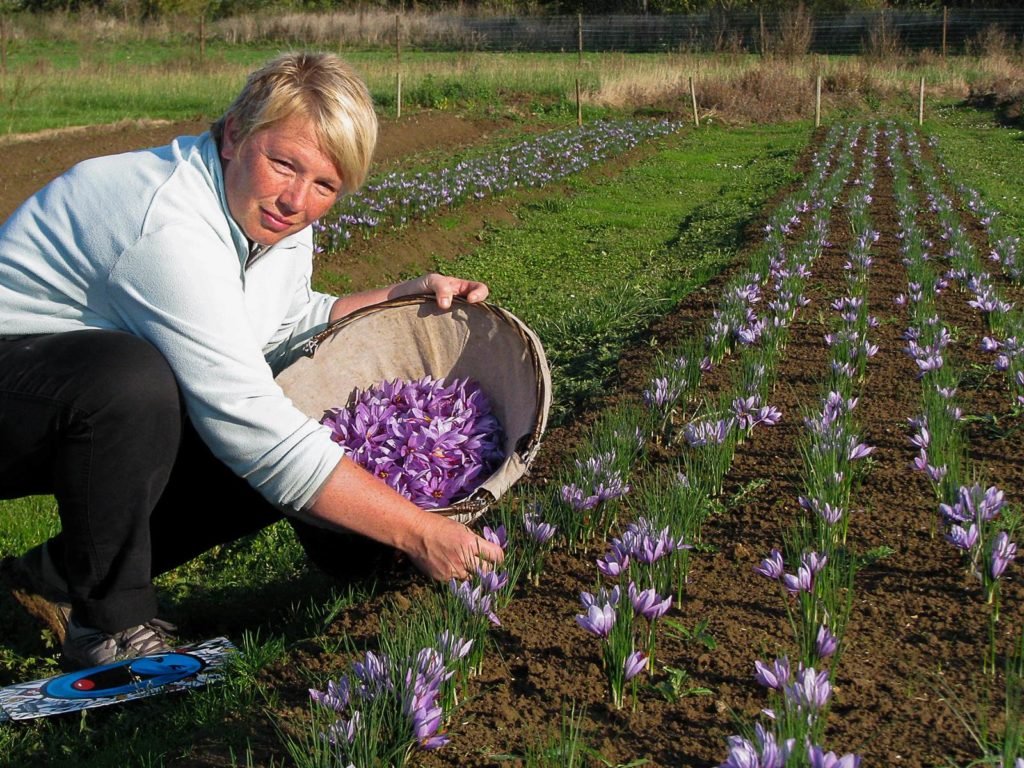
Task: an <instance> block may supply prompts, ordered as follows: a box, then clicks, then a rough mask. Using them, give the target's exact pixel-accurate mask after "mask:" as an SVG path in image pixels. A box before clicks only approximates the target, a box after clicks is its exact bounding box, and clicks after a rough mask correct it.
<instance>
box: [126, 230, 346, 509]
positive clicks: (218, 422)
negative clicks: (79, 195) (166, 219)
mask: <svg viewBox="0 0 1024 768" xmlns="http://www.w3.org/2000/svg"><path fill="white" fill-rule="evenodd" d="M239 270H240V268H239V263H238V257H237V254H235V252H234V251H233V249H231V248H228V247H227V246H226V245H225V243H223V242H222V241H220V240H219V239H218V238H217V237H216V236H214V235H212V234H211V233H209V232H204V231H203V228H202V227H189V226H184V225H176V226H168V227H164V228H162V229H159V230H157V231H153V232H149V233H147V234H146V235H145V236H144V237H142V238H140V239H139V240H138V241H137V242H135V243H134V244H133V245H132V246H131V247H130V248H128V249H126V250H125V251H124V252H123V253H122V255H121V257H120V258H119V259H118V260H117V262H116V264H115V265H114V267H113V269H112V270H111V272H110V274H109V277H108V281H109V284H108V291H109V295H110V297H111V300H112V302H113V305H114V307H115V310H116V312H117V313H118V314H119V316H120V321H121V322H122V323H123V324H124V326H125V327H126V328H127V329H129V330H130V331H132V332H133V333H136V334H138V335H139V336H141V337H142V338H145V339H147V340H148V341H150V342H151V343H152V344H153V345H155V346H156V347H157V348H158V349H159V350H160V351H161V352H162V353H163V355H164V357H165V358H166V359H167V361H168V363H169V365H170V366H171V369H172V370H173V371H174V373H175V375H176V376H177V379H178V384H179V388H180V390H181V392H182V395H183V398H184V401H185V405H186V408H187V410H188V415H189V417H190V419H191V420H192V423H193V425H194V426H195V428H196V430H197V431H198V432H199V434H200V436H201V437H202V438H203V440H204V441H205V442H206V443H207V445H208V446H209V447H210V449H211V451H212V452H213V454H214V455H215V456H217V457H218V458H219V459H220V460H221V461H223V462H224V463H225V464H227V465H228V466H229V467H230V468H231V469H232V470H233V471H234V472H235V473H236V474H238V475H239V476H241V477H244V478H245V479H246V480H247V481H248V482H249V483H250V484H251V485H252V486H253V487H254V488H256V489H257V490H259V491H260V492H261V493H262V494H263V496H264V497H266V498H267V499H268V500H269V501H270V502H271V503H273V504H276V505H278V506H281V507H283V508H285V509H286V510H287V509H291V510H295V511H298V510H300V509H303V508H305V507H306V506H308V504H309V503H310V502H311V501H312V500H313V499H314V498H315V496H316V494H317V492H318V491H319V489H320V487H321V486H322V485H323V484H324V482H326V480H327V477H328V476H329V475H330V473H331V472H332V471H333V469H334V467H335V466H336V465H337V462H338V461H339V459H340V458H341V450H340V448H339V447H338V446H337V445H336V444H335V443H334V442H333V441H332V440H331V439H330V432H329V430H328V429H327V428H325V427H322V426H321V425H319V424H317V423H316V422H315V421H314V420H312V419H309V418H308V417H306V416H305V415H304V414H303V413H301V412H300V411H299V410H298V409H297V408H295V407H294V406H293V405H292V403H291V401H290V400H288V398H286V397H285V395H284V394H283V393H282V391H281V389H280V387H278V386H277V384H276V383H275V382H274V378H273V373H272V371H271V368H270V366H269V365H268V363H267V361H266V359H265V358H264V354H263V350H262V349H261V345H260V344H259V342H258V340H257V339H256V338H255V337H254V335H253V332H252V329H251V327H250V325H249V322H248V318H247V314H246V310H245V300H244V295H243V291H242V286H241V278H240V274H239ZM316 316H318V311H312V312H310V313H308V314H303V313H301V312H299V313H298V314H297V316H296V318H295V320H294V322H292V323H291V327H292V329H293V330H294V329H297V328H299V327H301V326H302V325H303V323H307V322H313V321H314V320H315V318H316Z"/></svg>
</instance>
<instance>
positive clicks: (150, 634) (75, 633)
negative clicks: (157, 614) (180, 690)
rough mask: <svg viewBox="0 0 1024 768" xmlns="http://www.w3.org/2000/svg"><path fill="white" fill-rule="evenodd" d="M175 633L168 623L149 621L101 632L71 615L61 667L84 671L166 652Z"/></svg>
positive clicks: (172, 643) (155, 620)
mask: <svg viewBox="0 0 1024 768" xmlns="http://www.w3.org/2000/svg"><path fill="white" fill-rule="evenodd" d="M176 630H177V627H175V626H174V625H173V624H171V623H169V622H166V621H162V620H160V619H152V620H151V621H147V622H146V623H145V624H139V625H138V626H135V627H129V628H128V629H122V630H121V631H120V632H104V631H103V630H102V629H96V628H94V627H84V626H82V625H80V624H79V623H78V622H77V621H75V617H74V616H71V617H70V620H69V621H68V631H67V637H66V638H65V639H64V647H63V651H64V658H63V662H62V664H63V666H64V667H65V668H68V669H85V668H87V667H98V666H101V665H103V664H113V663H114V662H116V661H124V660H125V659H134V658H137V657H139V656H148V655H150V654H153V653H170V652H171V651H173V650H174V638H173V633H174V632H175V631H176Z"/></svg>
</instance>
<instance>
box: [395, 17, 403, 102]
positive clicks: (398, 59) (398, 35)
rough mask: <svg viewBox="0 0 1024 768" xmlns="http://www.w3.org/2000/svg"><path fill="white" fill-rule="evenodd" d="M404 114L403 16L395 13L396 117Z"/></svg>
mask: <svg viewBox="0 0 1024 768" xmlns="http://www.w3.org/2000/svg"><path fill="white" fill-rule="evenodd" d="M401 116H402V17H401V15H400V14H397V13H396V14H395V118H396V119H397V118H399V117H401Z"/></svg>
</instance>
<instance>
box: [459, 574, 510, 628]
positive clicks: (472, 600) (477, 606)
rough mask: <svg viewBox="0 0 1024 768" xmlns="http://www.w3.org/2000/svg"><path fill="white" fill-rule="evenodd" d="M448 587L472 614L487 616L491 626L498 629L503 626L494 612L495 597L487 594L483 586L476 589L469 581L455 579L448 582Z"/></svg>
mask: <svg viewBox="0 0 1024 768" xmlns="http://www.w3.org/2000/svg"><path fill="white" fill-rule="evenodd" d="M448 586H449V587H450V588H451V590H452V592H453V593H454V594H455V596H456V597H457V598H458V599H459V602H461V603H462V605H463V606H464V607H465V608H466V610H467V611H469V612H470V613H471V614H476V615H479V616H486V617H487V620H488V621H490V622H491V624H493V625H494V626H496V627H500V626H501V621H500V620H499V619H498V616H497V614H496V613H495V612H494V610H493V604H494V596H493V595H492V594H491V593H490V592H485V591H484V588H483V586H481V585H477V586H476V587H474V586H473V585H472V584H470V582H469V581H468V580H466V581H456V580H455V579H452V580H451V581H450V582H448Z"/></svg>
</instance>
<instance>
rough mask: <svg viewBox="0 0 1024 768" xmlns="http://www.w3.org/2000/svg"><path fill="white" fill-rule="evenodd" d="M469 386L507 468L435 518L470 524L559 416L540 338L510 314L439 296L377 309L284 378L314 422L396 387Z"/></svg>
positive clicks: (343, 328) (341, 326) (327, 338)
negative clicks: (488, 418) (488, 415)
mask: <svg viewBox="0 0 1024 768" xmlns="http://www.w3.org/2000/svg"><path fill="white" fill-rule="evenodd" d="M424 376H432V377H433V378H446V379H449V380H451V379H454V378H469V379H473V380H475V381H476V382H478V383H479V384H480V386H481V388H482V389H483V391H484V392H485V393H486V394H487V396H488V398H489V399H490V401H491V406H492V408H493V411H494V414H495V416H497V417H498V420H499V421H500V422H501V425H502V427H503V428H504V431H505V444H504V451H505V456H506V458H505V460H504V462H503V463H502V464H501V465H500V466H499V467H498V469H497V470H495V471H494V472H493V473H492V474H491V475H490V477H488V478H487V479H486V480H485V481H484V482H483V483H482V484H481V485H480V486H479V487H477V489H476V490H475V491H473V493H472V494H471V495H470V496H468V497H467V498H465V499H462V500H460V501H458V502H456V503H455V504H452V505H451V506H448V507H440V508H437V509H432V510H431V511H432V512H437V513H438V514H443V515H446V516H449V517H453V518H455V519H457V520H459V521H461V522H464V523H469V522H472V521H473V520H475V519H476V518H477V517H479V516H480V515H481V514H483V513H484V511H485V510H486V509H487V508H488V507H489V506H490V505H491V504H493V503H494V502H495V501H496V500H497V499H499V498H500V497H501V495H502V494H503V493H505V491H507V490H508V489H509V488H511V487H512V485H513V483H515V482H516V481H517V480H518V479H519V478H520V477H522V476H523V475H524V474H525V472H526V471H527V469H528V468H529V465H530V462H531V461H532V460H533V457H534V456H535V455H536V453H537V450H538V448H539V447H540V440H541V436H542V435H543V434H544V428H545V426H546V425H547V418H548V411H549V409H550V407H551V375H550V372H549V371H548V364H547V358H546V357H545V356H544V350H543V348H542V347H541V344H540V341H539V339H538V338H537V336H536V335H535V334H534V333H533V331H531V330H530V329H529V328H528V327H527V326H526V325H524V324H523V322H522V321H521V320H519V319H518V318H517V317H515V316H514V315H513V314H511V313H510V312H507V311H505V310H503V309H500V308H498V307H496V306H494V305H492V304H488V303H478V304H470V303H468V302H466V301H464V300H462V299H459V298H456V299H455V300H454V301H453V302H452V308H451V310H449V311H445V310H441V309H440V308H439V307H438V306H437V304H436V302H435V301H434V298H433V296H426V295H423V296H409V297H404V298H401V299H394V300H391V301H386V302H382V303H380V304H374V305H372V306H369V307H364V308H363V309H361V310H358V311H356V312H353V313H352V314H351V315H348V316H346V317H343V318H341V319H340V320H338V321H336V322H334V323H332V324H331V325H329V326H328V327H327V328H326V329H325V330H324V331H322V332H321V333H319V334H318V335H317V336H316V337H314V339H313V340H312V343H311V344H310V356H309V357H306V358H301V359H299V360H297V361H295V362H294V363H292V365H290V366H289V367H288V368H286V369H285V370H284V371H282V372H281V373H280V374H279V375H278V377H277V383H278V384H279V385H280V386H281V388H282V389H283V390H284V392H285V394H286V395H287V396H288V397H289V398H291V400H292V402H294V403H295V405H296V406H297V407H298V408H299V410H301V411H302V412H303V413H305V414H307V415H308V416H310V417H311V418H314V419H317V420H319V419H321V418H322V417H323V415H324V414H325V413H326V412H327V411H329V410H330V409H332V408H337V407H339V406H345V405H348V404H349V403H351V402H352V399H353V397H354V396H355V393H356V391H357V390H362V389H366V388H367V387H371V386H374V385H377V384H380V383H381V382H383V381H389V380H392V379H406V380H412V379H419V378H422V377H424Z"/></svg>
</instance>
